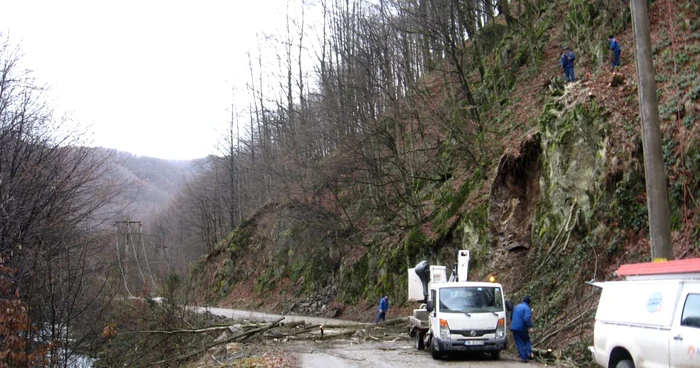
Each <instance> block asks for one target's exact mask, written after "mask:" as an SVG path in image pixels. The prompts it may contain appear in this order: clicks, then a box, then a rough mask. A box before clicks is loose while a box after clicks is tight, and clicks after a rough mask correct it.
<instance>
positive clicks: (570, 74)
mask: <svg viewBox="0 0 700 368" xmlns="http://www.w3.org/2000/svg"><path fill="white" fill-rule="evenodd" d="M564 77H565V78H566V81H567V82H575V81H576V76H575V75H574V67H573V66H568V67H566V68H564Z"/></svg>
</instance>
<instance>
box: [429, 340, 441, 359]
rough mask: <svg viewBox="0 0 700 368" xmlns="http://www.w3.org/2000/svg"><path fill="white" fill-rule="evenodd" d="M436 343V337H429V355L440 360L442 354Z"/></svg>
mask: <svg viewBox="0 0 700 368" xmlns="http://www.w3.org/2000/svg"><path fill="white" fill-rule="evenodd" d="M437 343H438V342H437V339H435V338H432V339H430V355H431V356H432V357H433V359H435V360H440V359H442V354H441V353H440V352H439V351H438V350H437Z"/></svg>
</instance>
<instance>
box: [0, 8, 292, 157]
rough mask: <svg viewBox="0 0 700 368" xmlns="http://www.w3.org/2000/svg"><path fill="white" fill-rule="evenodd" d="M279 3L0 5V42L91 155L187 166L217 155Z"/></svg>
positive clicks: (277, 19) (277, 18) (278, 17)
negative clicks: (116, 153)
mask: <svg viewBox="0 0 700 368" xmlns="http://www.w3.org/2000/svg"><path fill="white" fill-rule="evenodd" d="M286 3H287V2H286V1H285V0H254V1H244V0H227V1H226V0H221V1H212V0H206V1H204V0H200V1H194V0H193V1H177V0H175V1H174V0H158V1H156V0H140V1H138V0H119V1H94V0H92V1H87V0H85V1H77V0H70V1H68V0H60V1H57V0H44V1H39V0H0V32H2V33H4V34H5V36H7V37H9V39H10V41H11V42H13V43H15V44H20V45H21V49H22V51H23V53H24V58H23V60H24V66H25V67H27V68H29V69H32V70H33V71H34V73H35V76H36V77H37V78H38V80H39V81H40V82H42V83H46V84H48V85H50V87H51V94H50V96H51V102H52V106H54V107H55V108H56V110H57V111H59V112H65V111H72V112H73V116H74V120H76V121H77V122H80V123H82V124H86V125H88V124H89V125H90V126H91V128H90V131H91V132H92V137H91V138H92V141H93V144H94V145H99V146H104V147H109V148H116V149H119V150H123V151H128V152H132V153H134V154H137V155H143V156H152V157H160V158H168V159H192V158H198V157H203V156H205V155H207V154H209V153H215V149H214V146H215V144H216V142H217V141H218V140H219V137H220V135H221V134H220V132H221V131H222V129H223V128H222V126H223V125H224V124H225V122H226V121H227V120H229V119H230V116H231V112H230V106H231V102H232V88H233V86H234V85H238V86H242V85H243V83H245V81H246V79H247V78H248V77H249V71H248V69H247V68H248V66H247V65H248V59H247V56H246V52H247V51H249V50H250V51H252V52H253V53H256V52H257V47H258V46H257V38H256V33H258V32H261V31H266V32H272V31H273V30H275V29H277V28H279V27H280V23H282V25H283V22H284V16H283V14H284V12H285V8H286Z"/></svg>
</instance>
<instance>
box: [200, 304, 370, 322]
mask: <svg viewBox="0 0 700 368" xmlns="http://www.w3.org/2000/svg"><path fill="white" fill-rule="evenodd" d="M189 309H191V310H192V311H194V312H209V313H211V314H213V315H216V316H222V317H227V318H231V319H244V320H249V321H261V322H272V321H275V320H278V319H279V318H280V317H284V322H287V323H289V322H297V321H305V322H306V323H307V324H320V325H327V326H333V325H341V326H342V325H357V324H360V323H361V322H355V321H346V320H342V319H335V318H323V317H306V316H295V315H290V314H286V315H284V316H283V315H281V314H269V313H262V312H253V311H246V310H240V309H227V308H214V307H189Z"/></svg>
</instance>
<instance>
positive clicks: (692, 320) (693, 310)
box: [681, 294, 700, 328]
mask: <svg viewBox="0 0 700 368" xmlns="http://www.w3.org/2000/svg"><path fill="white" fill-rule="evenodd" d="M681 326H686V327H695V328H700V294H688V297H686V298H685V305H684V306H683V317H681Z"/></svg>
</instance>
